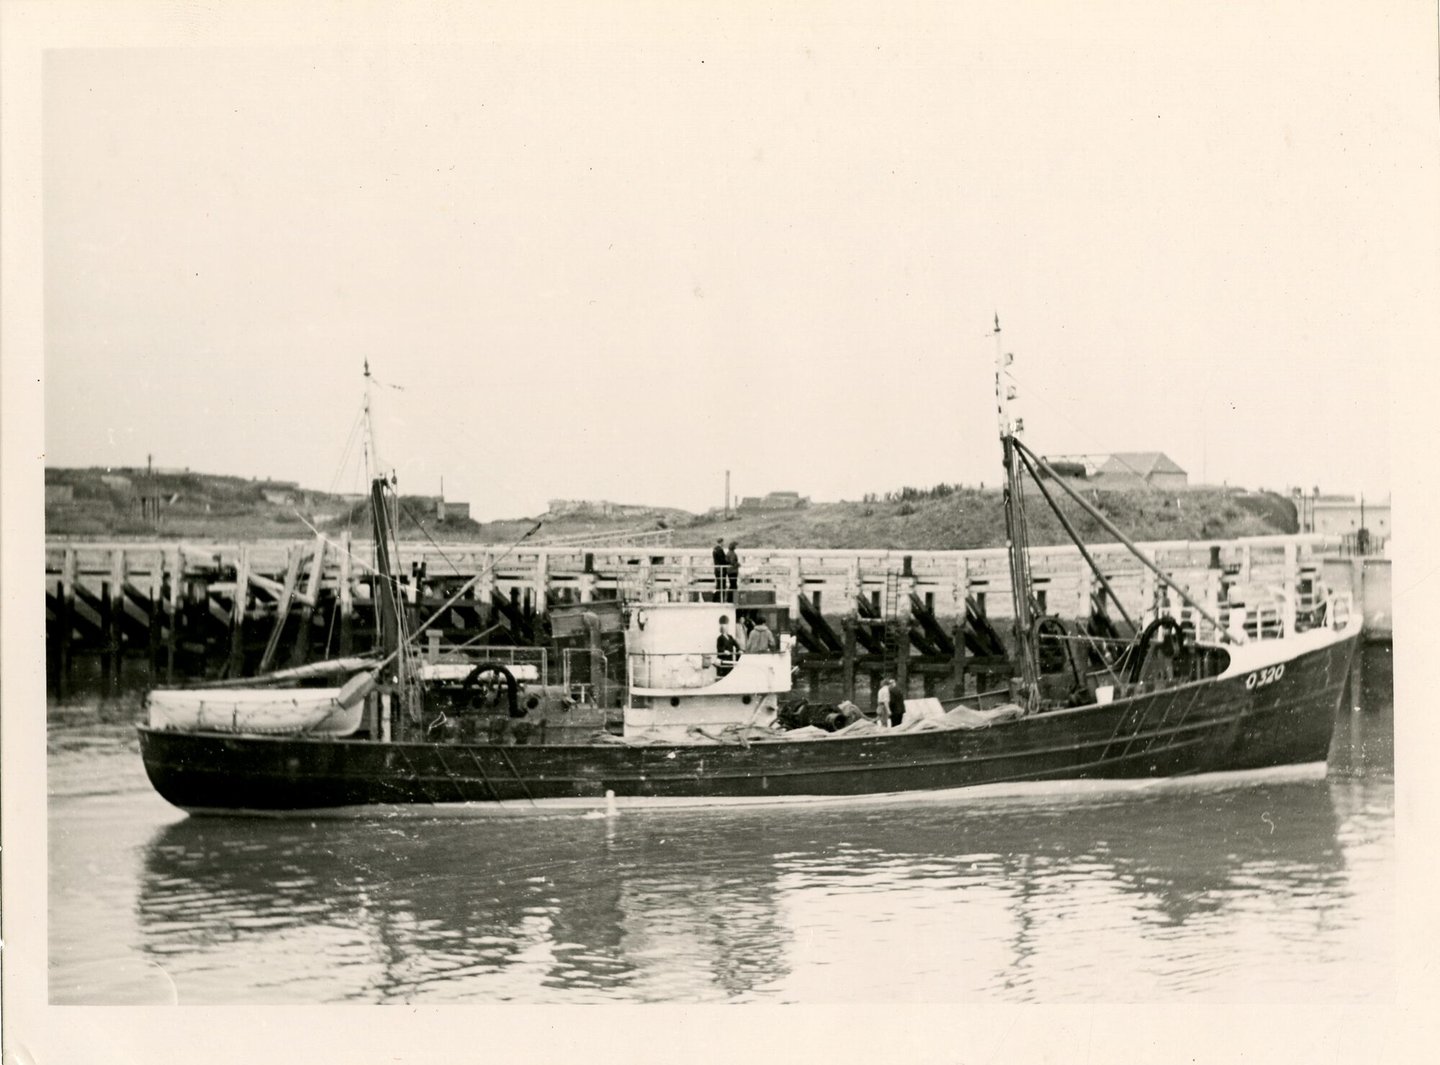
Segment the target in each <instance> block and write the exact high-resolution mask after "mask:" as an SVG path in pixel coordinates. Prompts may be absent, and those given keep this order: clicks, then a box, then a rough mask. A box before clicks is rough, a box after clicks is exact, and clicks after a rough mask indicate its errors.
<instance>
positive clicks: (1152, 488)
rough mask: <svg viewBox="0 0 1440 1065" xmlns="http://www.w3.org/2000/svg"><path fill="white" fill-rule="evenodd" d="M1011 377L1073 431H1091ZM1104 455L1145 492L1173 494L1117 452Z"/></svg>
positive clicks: (1040, 391)
mask: <svg viewBox="0 0 1440 1065" xmlns="http://www.w3.org/2000/svg"><path fill="white" fill-rule="evenodd" d="M1010 376H1011V378H1012V379H1013V380H1014V381H1015V383H1016V385H1018V386H1021V387H1023V388H1025V389H1026V396H1027V397H1030V398H1032V399H1035V400H1038V401H1039V402H1040V404H1041V405H1042V406H1044V407H1045V409H1046V410H1048V411H1050V412H1051V413H1052V414H1055V415H1058V416H1059V417H1060V419H1061V420H1062V421H1064V422H1066V423H1068V424H1069V425H1070V427H1071V428H1072V429H1075V430H1077V431H1079V432H1080V433H1082V434H1083V433H1088V432H1089V431H1090V430H1088V429H1086V428H1085V426H1083V425H1081V424H1080V423H1079V422H1077V421H1075V419H1073V418H1071V417H1070V416H1069V415H1068V414H1066V413H1065V412H1064V411H1063V410H1061V409H1060V408H1059V407H1057V406H1055V405H1054V404H1053V403H1050V402H1049V401H1048V400H1046V399H1045V396H1044V390H1043V389H1038V388H1035V389H1032V388H1031V387H1030V386H1029V385H1027V384H1026V383H1025V382H1024V381H1023V380H1022V379H1021V378H1020V377H1018V376H1016V375H1015V374H1014V373H1013V372H1012V373H1011V374H1010ZM1096 454H1102V452H1096ZM1103 454H1104V455H1106V457H1107V458H1110V459H1113V460H1115V461H1117V462H1119V463H1120V465H1122V466H1124V467H1125V468H1126V469H1127V470H1129V471H1130V472H1131V473H1133V474H1134V475H1135V477H1136V478H1137V479H1138V480H1139V482H1140V487H1141V488H1143V489H1144V490H1145V491H1147V492H1152V493H1154V494H1156V495H1159V496H1165V497H1167V498H1168V497H1169V496H1170V495H1171V493H1169V492H1166V491H1164V490H1163V489H1162V488H1160V486H1159V485H1156V484H1153V483H1152V482H1150V481H1148V480H1146V478H1145V475H1144V474H1143V473H1142V472H1141V471H1139V470H1137V469H1136V468H1135V467H1134V466H1132V465H1130V463H1128V462H1126V461H1125V460H1124V459H1122V458H1120V457H1119V456H1118V455H1117V454H1116V453H1115V452H1103Z"/></svg>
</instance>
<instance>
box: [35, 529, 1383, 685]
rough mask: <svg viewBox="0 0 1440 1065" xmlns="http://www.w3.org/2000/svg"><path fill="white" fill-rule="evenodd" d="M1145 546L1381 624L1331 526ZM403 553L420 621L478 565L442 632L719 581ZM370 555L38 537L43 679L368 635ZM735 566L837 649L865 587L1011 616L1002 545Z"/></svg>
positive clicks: (1064, 603) (1300, 605)
mask: <svg viewBox="0 0 1440 1065" xmlns="http://www.w3.org/2000/svg"><path fill="white" fill-rule="evenodd" d="M1143 546H1145V548H1146V550H1147V553H1149V554H1150V555H1151V557H1153V558H1155V560H1156V562H1157V563H1158V564H1159V565H1160V566H1161V568H1162V569H1164V570H1165V571H1166V572H1168V573H1170V574H1171V575H1172V577H1173V578H1174V579H1175V580H1177V581H1178V582H1179V583H1180V584H1181V585H1182V586H1184V587H1185V588H1186V589H1187V591H1188V592H1189V594H1190V595H1192V596H1193V597H1194V598H1196V599H1197V600H1198V601H1200V602H1202V603H1204V604H1206V606H1207V609H1211V612H1212V613H1215V614H1217V615H1221V616H1223V614H1224V607H1225V606H1226V605H1227V604H1229V603H1231V602H1234V601H1237V600H1243V601H1245V602H1246V603H1247V606H1250V605H1253V604H1254V602H1255V601H1256V600H1255V599H1254V598H1253V597H1252V598H1250V599H1245V598H1244V597H1245V595H1247V594H1250V592H1251V590H1253V589H1256V588H1265V587H1270V586H1274V587H1281V588H1286V589H1289V590H1290V591H1291V594H1292V595H1294V597H1295V610H1296V611H1297V612H1298V613H1300V614H1301V615H1303V614H1305V613H1306V612H1307V611H1309V610H1311V609H1313V607H1314V605H1315V603H1316V602H1318V596H1320V595H1321V594H1322V593H1323V589H1325V588H1347V589H1349V590H1351V591H1353V592H1355V600H1356V602H1357V604H1361V603H1363V608H1364V610H1365V616H1366V622H1367V626H1371V625H1373V626H1374V627H1375V631H1378V632H1383V634H1384V636H1386V637H1388V634H1389V614H1388V588H1389V560H1388V559H1377V558H1366V559H1359V558H1353V559H1352V558H1348V557H1341V555H1340V551H1341V548H1342V543H1341V541H1340V539H1339V538H1338V537H1330V538H1327V537H1324V536H1317V535H1299V536H1273V537H1255V538H1248V539H1242V540H1232V541H1170V542H1160V543H1151V544H1147V545H1143ZM1091 553H1092V556H1093V557H1094V558H1095V559H1096V561H1097V563H1098V565H1099V566H1100V567H1101V570H1102V572H1104V573H1105V575H1106V579H1107V581H1108V582H1109V584H1110V586H1111V587H1112V588H1113V589H1114V590H1115V592H1116V594H1117V595H1119V596H1120V598H1121V600H1122V601H1123V602H1124V603H1125V604H1126V609H1127V611H1128V612H1129V613H1130V614H1131V616H1132V617H1135V618H1141V617H1153V616H1155V614H1156V613H1157V612H1158V611H1160V610H1162V609H1164V608H1165V603H1164V595H1163V592H1164V589H1163V588H1162V587H1158V586H1157V585H1158V582H1157V581H1156V580H1155V578H1154V576H1153V575H1152V574H1150V573H1149V571H1148V570H1146V569H1144V568H1143V567H1142V566H1140V564H1139V563H1138V562H1136V561H1135V560H1134V558H1133V557H1131V556H1130V554H1129V553H1128V552H1127V551H1125V549H1124V548H1122V547H1121V546H1120V545H1118V544H1100V545H1096V546H1095V547H1094V548H1092V551H1091ZM1031 561H1032V565H1031V570H1032V574H1033V577H1034V584H1035V590H1036V592H1037V595H1038V596H1039V597H1040V599H1041V600H1042V609H1043V610H1044V611H1045V612H1047V613H1053V614H1058V615H1060V616H1061V617H1066V618H1078V617H1086V616H1088V615H1089V614H1090V611H1091V605H1092V601H1093V599H1094V596H1095V593H1096V591H1097V590H1098V584H1097V582H1096V581H1095V579H1094V576H1093V574H1092V573H1091V572H1090V570H1089V568H1088V567H1087V566H1086V565H1085V564H1084V561H1083V560H1082V559H1081V557H1080V556H1079V554H1078V552H1076V551H1075V550H1074V549H1073V548H1071V547H1040V548H1035V549H1033V550H1032V552H1031ZM399 567H400V570H401V573H402V574H403V576H402V577H401V582H402V586H403V588H404V592H405V599H406V601H407V602H408V603H409V604H410V607H409V609H410V610H411V612H412V613H413V615H414V617H415V619H417V621H418V620H419V619H423V618H426V617H428V616H429V615H430V613H431V612H433V611H434V610H435V609H437V608H439V607H440V606H441V605H442V603H443V602H444V601H445V600H446V598H447V597H448V596H449V594H450V593H452V592H454V591H456V590H458V589H459V588H460V586H461V585H464V584H466V583H467V582H469V581H471V579H472V578H473V579H474V584H473V586H472V587H471V588H470V589H469V591H468V592H467V594H466V595H465V596H464V597H463V598H462V599H460V600H459V601H457V602H455V603H454V604H451V605H450V606H449V607H447V609H446V611H445V616H444V617H443V618H441V619H439V620H438V621H437V623H436V624H435V625H434V626H433V627H432V628H433V629H434V631H436V632H437V633H439V634H440V638H441V639H443V640H444V641H445V642H447V643H456V644H459V643H464V642H466V641H472V642H478V641H479V640H480V638H481V637H482V636H483V635H484V634H487V633H490V634H493V636H494V637H499V638H498V639H496V638H491V639H488V640H486V641H485V642H488V643H499V644H504V645H508V644H522V645H544V644H546V643H547V642H548V639H549V630H548V622H547V618H546V615H547V614H548V612H549V610H550V608H551V607H552V606H556V605H560V604H573V603H590V602H595V603H600V602H603V601H607V600H608V601H611V602H614V601H616V600H626V599H642V598H643V599H669V600H680V601H685V600H691V601H693V600H696V599H711V598H713V597H714V596H715V594H716V588H715V574H714V563H713V559H712V557H711V552H710V548H709V547H704V546H696V547H675V546H665V545H653V546H652V545H636V544H622V545H612V546H595V545H588V546H587V545H578V546H577V545H563V544H552V545H540V546H536V545H528V544H527V545H522V546H521V547H519V548H513V547H502V546H496V545H484V544H474V543H447V544H432V543H416V542H406V543H402V544H401V545H400V549H399ZM1382 571H1383V572H1382ZM373 574H374V556H373V548H372V547H371V546H370V545H369V544H368V543H366V542H362V541H356V540H352V539H351V538H350V537H349V536H348V535H340V536H336V537H328V536H318V537H313V538H308V539H306V540H304V541H299V542H296V541H257V542H250V543H203V544H202V543H195V542H176V541H163V540H151V541H133V540H124V541H122V540H111V541H103V542H93V541H76V540H65V539H54V540H52V541H50V542H48V543H47V545H46V608H47V615H46V617H47V637H48V639H47V646H48V648H49V664H50V668H51V671H52V672H51V677H52V682H54V683H55V684H57V685H63V683H64V678H66V677H68V676H69V675H70V673H71V671H72V662H73V660H75V659H77V658H81V657H83V658H85V660H86V661H87V663H98V664H99V666H100V670H99V672H100V674H101V676H102V677H107V678H116V679H118V677H119V673H120V663H121V662H122V661H123V660H126V659H131V660H133V659H140V660H143V661H146V662H148V668H149V672H150V674H151V675H158V676H159V677H160V678H161V679H170V678H173V677H175V676H180V677H184V676H199V675H209V676H214V675H216V674H217V673H219V672H222V671H223V672H224V673H225V674H226V675H229V676H241V675H245V674H247V673H250V672H254V671H255V670H256V669H258V668H261V667H262V666H263V667H264V668H279V667H282V666H286V665H295V664H300V663H302V662H305V661H312V660H314V659H316V658H321V657H325V656H328V655H335V654H349V653H355V652H358V651H362V650H365V649H367V648H369V647H370V646H371V645H372V642H373V633H374V627H375V622H374V597H373V595H372V590H373V587H372V586H373V581H374V576H373ZM738 584H739V589H738V591H739V605H740V606H741V607H742V608H743V607H745V606H747V605H751V606H758V605H761V604H762V603H773V604H775V605H776V606H778V607H782V608H788V609H789V611H790V616H791V617H792V618H796V617H798V616H799V615H800V613H801V607H802V604H803V607H804V611H805V613H806V614H807V615H808V616H810V617H811V618H812V620H814V619H816V618H820V619H825V618H828V619H830V620H829V623H828V629H827V628H826V627H825V626H820V625H818V622H817V624H816V626H815V628H816V631H815V632H814V633H813V634H812V635H813V636H814V639H813V640H812V641H811V642H810V643H808V644H806V645H805V646H804V647H803V648H802V650H808V651H809V652H810V660H811V661H812V662H815V661H819V658H817V657H816V656H817V655H819V654H820V653H821V652H822V651H824V650H825V648H828V649H829V653H832V654H835V655H838V654H839V646H838V643H839V639H838V635H837V634H838V633H839V632H840V630H841V624H840V621H841V619H843V618H845V617H847V616H851V615H854V614H855V613H856V611H857V609H858V608H859V604H860V602H861V601H863V602H864V604H865V608H864V611H863V613H867V614H871V615H873V616H875V617H882V618H894V619H898V620H899V621H900V622H901V623H902V624H905V625H908V624H909V623H910V621H911V619H912V617H913V618H915V619H916V620H917V621H918V622H923V623H924V624H925V625H926V626H929V627H930V628H927V629H925V630H924V631H922V625H921V624H915V625H913V626H910V631H911V633H912V635H913V637H914V639H916V640H917V641H919V640H921V639H922V638H924V639H928V640H929V645H930V646H932V647H933V648H939V647H940V646H941V645H942V644H943V643H944V641H943V640H939V639H937V638H936V637H935V636H934V632H933V631H930V630H931V629H937V630H943V631H945V632H948V631H950V630H951V628H952V627H953V626H954V625H956V624H958V623H960V622H963V620H964V619H965V617H966V610H967V604H970V605H971V607H972V608H973V609H978V611H979V612H980V613H981V614H983V615H985V616H986V617H988V618H989V620H990V623H991V625H992V626H993V627H994V629H995V630H996V631H998V632H1005V631H1008V622H1009V617H1010V587H1009V567H1008V565H1007V561H1006V555H1005V551H1004V549H1003V548H987V549H977V550H966V551H906V550H845V549H832V548H815V549H767V548H758V547H751V548H747V549H743V550H742V552H741V561H740V570H739V581H738ZM1361 585H1364V586H1365V589H1366V591H1365V594H1364V595H1363V596H1362V595H1361V594H1360V588H1361ZM1372 590H1375V595H1374V596H1372V594H1371V592H1372ZM1382 593H1383V598H1381V595H1382ZM1372 600H1373V601H1372ZM1268 617H1269V615H1267V614H1265V613H1264V612H1263V611H1262V612H1261V614H1260V617H1259V618H1258V619H1257V620H1258V621H1259V624H1258V626H1257V632H1261V630H1263V631H1264V632H1268V631H1269V630H1268V628H1267V626H1268V625H1269V624H1270V622H1269V620H1268ZM822 630H823V631H822ZM829 630H833V632H832V631H829ZM926 632H929V633H930V635H929V636H926V635H925V633H926ZM827 633H828V634H827ZM1262 634H1263V632H1262ZM860 635H861V636H862V637H864V636H865V635H866V633H865V632H861V633H860ZM916 647H917V648H918V647H920V644H919V643H917V644H916ZM857 653H858V654H859V655H860V657H862V658H863V657H864V655H865V653H866V652H865V649H864V648H863V647H862V648H861V649H860V650H859V651H858V652H857ZM877 653H878V652H877ZM932 657H933V656H932ZM617 664H618V663H617ZM935 668H936V669H939V668H940V666H939V665H938V664H937V665H936V666H935ZM52 690H53V689H52Z"/></svg>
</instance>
